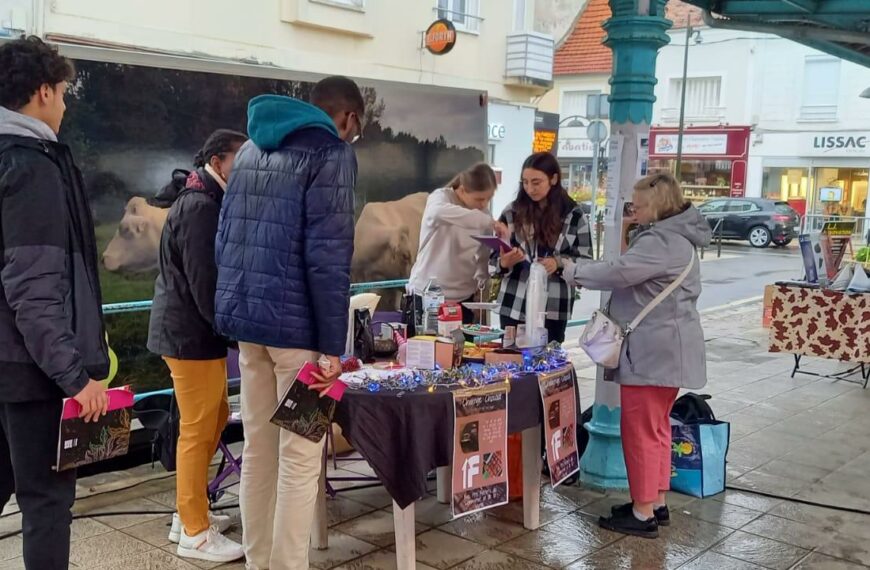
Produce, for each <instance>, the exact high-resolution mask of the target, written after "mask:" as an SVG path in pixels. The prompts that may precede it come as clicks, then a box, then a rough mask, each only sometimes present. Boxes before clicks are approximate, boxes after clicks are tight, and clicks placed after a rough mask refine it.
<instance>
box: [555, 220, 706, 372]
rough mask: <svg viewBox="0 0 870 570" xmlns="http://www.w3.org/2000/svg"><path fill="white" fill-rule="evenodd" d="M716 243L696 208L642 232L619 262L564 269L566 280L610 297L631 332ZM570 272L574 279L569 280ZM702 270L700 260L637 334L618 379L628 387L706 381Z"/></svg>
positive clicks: (614, 312) (628, 343) (631, 337)
mask: <svg viewBox="0 0 870 570" xmlns="http://www.w3.org/2000/svg"><path fill="white" fill-rule="evenodd" d="M711 237H712V234H711V231H710V225H709V224H708V223H707V220H706V219H704V217H703V216H701V214H700V213H699V212H698V210H696V209H695V208H694V207H692V206H689V207H688V208H687V209H686V210H684V211H683V212H681V213H679V214H677V215H675V216H672V217H670V218H667V219H665V220H662V221H660V222H657V223H655V224H654V225H652V226H650V227H649V228H648V229H646V230H643V231H641V232H639V233H638V234H637V235H636V236H635V237H634V239H632V241H631V244H630V245H629V247H628V250H627V251H626V252H625V254H624V255H622V256H621V257H619V258H618V259H616V260H613V261H589V262H583V261H580V262H578V263H577V265H576V266H573V267H566V280H568V281H569V282H570V281H573V282H574V283H576V284H578V285H580V286H582V287H586V288H587V289H595V290H604V291H612V292H613V296H612V298H611V305H610V316H611V317H612V318H613V319H614V320H615V321H616V322H617V323H619V324H620V325H622V326H626V325H627V324H628V323H630V322H631V321H632V319H634V317H635V316H637V314H638V313H640V311H641V310H643V308H644V307H645V306H646V305H647V304H648V303H649V302H650V301H652V300H653V299H654V298H655V296H656V295H658V294H659V293H660V292H661V291H662V290H663V289H665V288H666V287H667V286H668V285H669V284H671V283H672V282H673V281H674V280H675V279H676V278H677V277H678V276H679V275H680V273H682V272H683V270H684V269H685V268H686V265H688V264H689V262H690V260H691V259H692V256H696V255H697V254H696V253H695V248H697V247H701V246H705V245H708V244H709V243H710V239H711ZM569 271H570V274H569ZM700 294H701V267H700V262H699V261H698V260H697V259H696V260H695V266H694V267H693V268H692V270H691V271H690V272H689V275H688V277H687V278H686V280H685V281H683V283H682V285H681V286H680V287H679V288H678V289H677V290H676V291H674V292H673V293H672V294H671V295H670V296H669V297H668V298H666V299H665V300H664V301H663V302H662V303H661V304H660V305H659V306H658V307H656V308H655V309H653V311H652V312H650V314H649V315H647V317H646V318H645V319H644V320H643V321H642V322H641V323H640V325H638V327H637V329H636V330H635V331H634V332H632V333H631V334H630V335H629V336H628V338H627V339H626V341H625V343H623V352H622V356H621V357H620V361H619V368H618V369H617V370H616V371H615V374H614V380H615V381H616V382H618V383H619V384H625V385H629V386H666V387H675V388H691V389H698V388H701V387H703V386H704V385H705V384H706V383H707V364H706V356H705V352H704V331H703V330H702V329H701V318H700V316H699V315H698V309H697V302H698V296H699V295H700Z"/></svg>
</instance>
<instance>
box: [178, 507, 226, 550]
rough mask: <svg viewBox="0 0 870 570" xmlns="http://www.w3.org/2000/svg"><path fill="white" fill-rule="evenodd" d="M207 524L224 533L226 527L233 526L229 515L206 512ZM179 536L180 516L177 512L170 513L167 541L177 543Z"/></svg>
mask: <svg viewBox="0 0 870 570" xmlns="http://www.w3.org/2000/svg"><path fill="white" fill-rule="evenodd" d="M208 524H209V526H216V527H217V529H218V532H220V533H221V534H223V533H225V532H226V531H227V529H229V528H230V527H231V526H233V518H232V517H231V516H229V515H216V514H213V513H209V514H208ZM179 538H181V517H179V516H178V513H175V514H173V515H172V526H171V527H170V529H169V542H171V543H173V544H178V539H179Z"/></svg>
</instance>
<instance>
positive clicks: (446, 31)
mask: <svg viewBox="0 0 870 570" xmlns="http://www.w3.org/2000/svg"><path fill="white" fill-rule="evenodd" d="M423 43H424V45H425V46H426V49H428V50H429V51H430V52H432V53H434V54H435V55H444V54H446V53H449V52H450V50H452V49H453V46H455V45H456V28H455V27H453V22H451V21H449V20H443V19H442V20H436V21H434V22H433V23H432V25H431V26H429V29H428V30H426V35H425V37H424V39H423Z"/></svg>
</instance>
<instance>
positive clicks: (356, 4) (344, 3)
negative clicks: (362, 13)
mask: <svg viewBox="0 0 870 570" xmlns="http://www.w3.org/2000/svg"><path fill="white" fill-rule="evenodd" d="M309 1H310V2H314V3H315V4H328V5H330V6H338V7H340V8H352V9H354V10H363V9H365V7H366V0H309Z"/></svg>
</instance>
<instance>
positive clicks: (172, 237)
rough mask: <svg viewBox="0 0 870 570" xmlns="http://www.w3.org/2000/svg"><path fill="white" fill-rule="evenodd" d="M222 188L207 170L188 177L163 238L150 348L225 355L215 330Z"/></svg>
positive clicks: (171, 353)
mask: <svg viewBox="0 0 870 570" xmlns="http://www.w3.org/2000/svg"><path fill="white" fill-rule="evenodd" d="M223 197H224V191H223V189H221V187H220V186H219V185H218V183H217V182H215V180H214V179H213V178H212V177H211V175H209V174H208V173H207V172H205V170H203V169H199V170H196V171H195V172H193V173H191V174H190V176H189V177H188V178H187V183H186V188H185V189H184V190H182V191H181V192H180V193H179V194H178V198H177V199H176V200H175V202H174V203H173V204H172V207H171V208H170V210H169V215H168V216H167V217H166V225H165V226H163V235H162V236H161V238H160V274H159V275H158V276H157V281H156V283H155V284H154V304H153V306H152V307H151V322H150V325H149V327H148V350H150V351H151V352H153V353H155V354H159V355H161V356H168V357H171V358H178V359H180V360H212V359H216V358H225V357H226V355H227V343H226V340H224V339H223V338H221V337H220V336H219V335H218V334H217V333H216V332H215V328H214V298H215V285H216V283H217V267H216V265H215V261H214V240H215V234H216V233H217V226H218V217H219V216H220V211H221V202H222V201H223Z"/></svg>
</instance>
